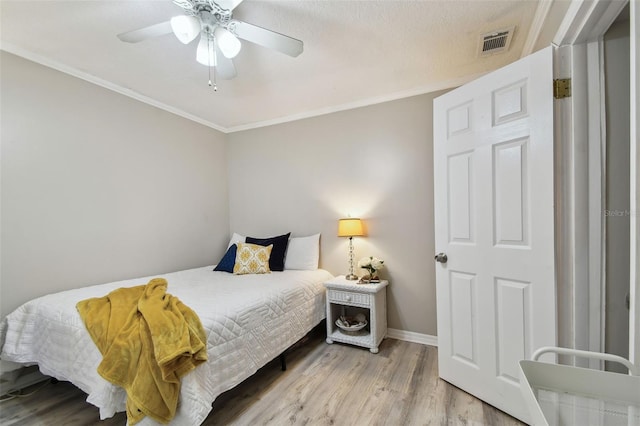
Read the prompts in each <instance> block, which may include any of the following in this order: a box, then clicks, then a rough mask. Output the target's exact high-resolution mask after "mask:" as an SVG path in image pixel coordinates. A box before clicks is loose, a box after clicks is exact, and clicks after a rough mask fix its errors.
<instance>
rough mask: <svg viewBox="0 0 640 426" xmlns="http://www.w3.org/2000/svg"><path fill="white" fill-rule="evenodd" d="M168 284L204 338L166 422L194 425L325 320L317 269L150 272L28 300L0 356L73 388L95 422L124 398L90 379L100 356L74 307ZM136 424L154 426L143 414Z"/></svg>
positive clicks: (3, 338)
mask: <svg viewBox="0 0 640 426" xmlns="http://www.w3.org/2000/svg"><path fill="white" fill-rule="evenodd" d="M154 277H162V278H165V279H166V280H167V282H168V288H167V292H168V293H170V294H172V295H174V296H176V297H178V298H179V299H180V300H181V301H182V302H183V303H184V304H186V305H187V306H189V307H190V308H191V309H193V310H194V311H195V312H196V313H197V315H198V316H199V318H200V321H201V322H202V325H203V327H204V329H205V333H206V335H207V354H208V358H209V359H208V361H207V362H206V363H204V364H202V365H200V366H198V367H197V368H196V369H195V370H194V371H192V372H190V373H189V374H187V375H186V376H184V377H183V378H182V387H181V392H180V400H179V406H178V410H177V413H176V416H175V418H174V419H173V421H172V424H176V425H187V424H188V425H198V424H201V423H202V422H203V421H204V419H205V418H206V417H207V415H208V413H209V412H210V411H211V407H212V403H213V401H214V400H215V398H216V397H217V396H218V395H220V394H221V393H222V392H225V391H226V390H228V389H231V388H232V387H234V386H236V385H237V384H239V383H240V382H242V381H243V380H244V379H246V378H248V377H249V376H251V375H252V374H254V373H255V372H256V371H257V370H258V369H259V368H261V367H262V366H264V365H265V364H266V363H268V362H269V361H271V360H272V359H274V358H277V357H278V356H279V355H280V354H281V353H283V351H285V350H286V349H287V348H288V347H289V346H291V345H292V344H294V343H295V342H297V341H298V340H299V339H301V338H302V337H304V335H305V334H306V333H308V332H309V331H310V330H311V329H312V328H313V327H315V326H316V325H317V324H318V323H319V322H320V321H322V320H323V319H324V317H325V302H324V297H325V296H324V295H325V291H324V286H323V284H322V283H323V282H325V281H327V280H329V279H331V278H332V275H331V274H330V273H329V272H327V271H325V270H323V269H316V270H284V271H281V272H272V273H268V274H247V275H234V274H229V273H227V272H217V271H213V267H211V266H207V267H203V268H196V269H190V270H186V271H180V272H174V273H168V274H161V275H154V276H150V277H143V278H138V279H131V280H125V281H119V282H113V283H109V284H102V285H96V286H91V287H85V288H79V289H75V290H69V291H64V292H60V293H55V294H51V295H47V296H43V297H40V298H38V299H34V300H32V301H29V302H27V303H25V304H24V305H22V306H21V307H19V308H18V309H17V310H15V311H14V312H13V313H11V314H10V315H8V316H7V317H6V318H4V319H3V321H2V324H1V325H0V344H2V345H3V346H2V353H1V355H0V356H1V358H2V359H3V360H10V361H14V362H18V363H23V364H27V365H31V364H37V365H38V366H39V368H40V371H41V372H42V373H44V374H46V375H49V376H52V377H55V378H56V379H58V380H65V381H69V382H71V383H73V384H74V385H75V386H77V387H78V388H80V389H82V390H83V391H84V392H85V393H87V395H88V397H87V401H88V402H89V403H91V404H93V405H95V406H97V407H98V408H99V409H100V417H101V418H102V419H104V418H108V417H111V416H113V415H114V414H115V413H116V412H119V411H124V410H125V403H126V394H125V392H124V390H123V389H121V388H119V387H117V386H115V385H112V384H111V383H109V382H107V381H106V380H104V379H103V378H102V377H101V376H100V375H98V374H97V372H96V369H97V367H98V365H99V364H100V361H101V359H102V356H101V354H100V352H99V350H98V348H97V347H96V345H95V344H94V342H93V341H92V340H91V337H90V336H89V333H88V332H87V330H86V328H85V325H84V323H83V322H82V320H81V318H80V315H79V314H78V312H77V310H76V303H77V302H79V301H80V300H84V299H88V298H91V297H101V296H104V295H106V294H107V293H109V292H111V291H112V290H115V289H118V288H121V287H132V286H137V285H141V284H146V283H147V282H148V281H149V280H150V279H151V278H154ZM137 424H139V425H151V424H156V422H154V421H153V420H152V419H150V418H149V417H146V418H144V419H143V420H142V421H141V422H139V423H137Z"/></svg>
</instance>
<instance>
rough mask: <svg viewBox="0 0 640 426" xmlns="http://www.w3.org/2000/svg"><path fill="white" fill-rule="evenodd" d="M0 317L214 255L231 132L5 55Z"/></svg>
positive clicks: (223, 220) (220, 241)
mask: <svg viewBox="0 0 640 426" xmlns="http://www.w3.org/2000/svg"><path fill="white" fill-rule="evenodd" d="M0 60H1V68H0V70H1V76H2V80H1V93H0V95H1V108H2V109H1V111H2V115H1V122H0V126H1V134H0V143H1V164H0V165H1V175H0V178H1V229H2V235H1V240H0V242H1V250H2V252H1V262H0V267H1V270H0V280H1V283H0V299H1V304H0V317H4V316H5V315H7V314H8V313H9V312H10V311H11V310H13V309H15V308H16V307H18V306H19V305H20V304H21V303H23V302H25V301H27V300H29V299H31V298H34V297H36V296H40V295H43V294H46V293H51V292H55V291H59V290H63V289H69V288H74V287H80V286H85V285H89V284H97V283H102V282H109V281H114V280H118V279H124V278H131V277H136V276H144V275H148V274H153V273H159V272H164V271H173V270H180V269H186V268H190V267H196V266H202V265H207V264H212V263H214V262H216V261H217V259H218V258H219V256H220V255H221V254H222V252H223V249H224V247H225V245H226V241H227V239H228V234H227V233H228V223H229V222H228V212H229V209H228V204H227V170H226V165H227V152H226V139H225V135H224V134H222V133H220V132H217V131H215V130H212V129H210V128H207V127H204V126H202V125H199V124H195V123H193V122H191V121H188V120H185V119H183V118H180V117H177V116H175V115H173V114H170V113H167V112H164V111H161V110H159V109H157V108H154V107H151V106H148V105H145V104H143V103H141V102H138V101H135V100H133V99H130V98H128V97H125V96H122V95H119V94H116V93H114V92H112V91H109V90H106V89H103V88H101V87H99V86H96V85H93V84H90V83H87V82H85V81H83V80H80V79H77V78H74V77H71V76H69V75H66V74H63V73H60V72H57V71H54V70H51V69H49V68H46V67H43V66H41V65H37V64H35V63H32V62H29V61H26V60H24V59H21V58H19V57H17V56H14V55H11V54H8V53H6V52H2V53H1V57H0Z"/></svg>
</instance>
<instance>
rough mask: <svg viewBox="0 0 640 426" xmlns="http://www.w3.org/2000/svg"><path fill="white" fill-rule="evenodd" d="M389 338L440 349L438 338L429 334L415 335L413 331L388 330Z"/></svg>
mask: <svg viewBox="0 0 640 426" xmlns="http://www.w3.org/2000/svg"><path fill="white" fill-rule="evenodd" d="M387 337H391V338H392V339H398V340H404V341H406V342H413V343H420V344H422V345H429V346H435V347H438V336H431V335H429V334H422V333H414V332H413V331H404V330H397V329H395V328H388V329H387Z"/></svg>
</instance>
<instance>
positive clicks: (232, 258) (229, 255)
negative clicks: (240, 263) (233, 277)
mask: <svg viewBox="0 0 640 426" xmlns="http://www.w3.org/2000/svg"><path fill="white" fill-rule="evenodd" d="M237 251H238V245H237V244H232V245H231V247H229V249H228V250H227V252H226V253H225V254H224V256H222V259H220V262H218V264H217V265H216V267H215V268H213V270H214V271H222V272H233V265H235V264H236V252H237Z"/></svg>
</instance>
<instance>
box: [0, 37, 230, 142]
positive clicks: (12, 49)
mask: <svg viewBox="0 0 640 426" xmlns="http://www.w3.org/2000/svg"><path fill="white" fill-rule="evenodd" d="M0 50H4V51H5V52H8V53H11V54H14V55H16V56H20V57H21V58H24V59H27V60H29V61H32V62H35V63H38V64H40V65H44V66H45V67H49V68H53V69H54V70H56V71H60V72H63V73H65V74H69V75H71V76H73V77H76V78H79V79H81V80H84V81H88V82H89V83H93V84H95V85H97V86H100V87H103V88H105V89H108V90H111V91H114V92H116V93H119V94H121V95H124V96H128V97H130V98H132V99H135V100H137V101H140V102H142V103H145V104H148V105H151V106H154V107H156V108H159V109H162V110H164V111H167V112H170V113H172V114H175V115H177V116H179V117H182V118H186V119H187V120H191V121H194V122H196V123H198V124H202V125H203V126H207V127H210V128H212V129H215V130H218V131H219V132H222V133H227V129H225V128H224V127H222V126H219V125H217V124H215V123H212V122H210V121H207V120H203V119H202V118H200V117H197V116H195V115H193V114H189V113H188V112H185V111H182V110H181V109H178V108H175V107H172V106H171V105H167V104H165V103H163V102H160V101H157V100H156V99H153V98H150V97H148V96H145V95H143V94H141V93H138V92H136V91H135V90H131V89H127V88H126V87H122V86H120V85H118V84H115V83H112V82H110V81H107V80H104V79H102V78H100V77H96V76H95V75H93V74H89V73H86V72H84V71H80V70H79V69H77V68H74V67H70V66H68V65H65V64H62V63H60V62H57V61H54V60H52V59H50V58H47V57H45V56H41V55H38V54H36V53H33V52H31V51H28V50H26V49H23V48H21V47H18V46H15V45H13V44H11V43H7V42H4V41H3V42H1V43H0Z"/></svg>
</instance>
